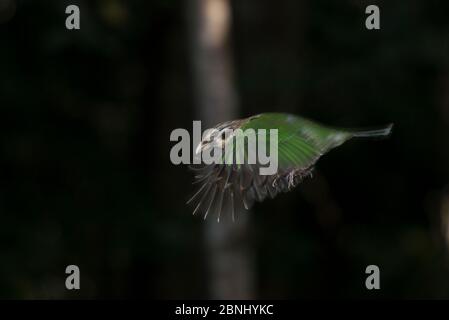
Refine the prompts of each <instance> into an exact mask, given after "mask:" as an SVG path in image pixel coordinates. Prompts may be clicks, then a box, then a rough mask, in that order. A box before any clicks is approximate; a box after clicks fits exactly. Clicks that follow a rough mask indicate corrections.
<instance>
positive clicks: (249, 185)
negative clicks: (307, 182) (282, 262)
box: [188, 113, 392, 221]
mask: <svg viewBox="0 0 449 320" xmlns="http://www.w3.org/2000/svg"><path fill="white" fill-rule="evenodd" d="M391 128H392V125H388V126H386V127H383V128H379V129H376V130H346V129H337V128H331V127H327V126H324V125H321V124H318V123H316V122H313V121H311V120H307V119H305V118H302V117H299V116H295V115H291V114H284V113H263V114H259V115H256V116H252V117H249V118H245V119H240V120H234V121H228V122H224V123H221V124H218V125H217V126H215V127H214V129H217V132H216V134H215V136H209V137H207V139H203V141H202V142H201V143H200V145H199V146H198V147H197V152H200V151H202V150H204V149H206V148H208V147H210V146H219V147H220V148H222V149H223V150H224V148H225V146H226V144H227V143H228V140H224V138H223V133H224V130H226V129H242V130H243V131H245V130H246V129H254V130H258V129H266V130H267V131H268V130H269V129H278V170H277V172H276V173H275V174H272V175H260V174H259V170H258V169H259V167H260V165H259V164H248V163H246V162H245V163H244V164H210V165H200V166H198V167H192V170H194V171H195V182H194V183H195V184H198V185H199V187H198V190H197V191H196V192H195V194H194V195H193V196H192V197H191V199H190V200H189V201H188V203H193V204H194V211H193V214H197V213H201V214H203V215H204V218H206V217H208V216H211V215H214V216H215V217H216V218H217V220H218V221H219V220H220V216H221V214H222V212H225V213H227V212H230V214H231V217H232V219H233V220H234V219H235V214H236V212H238V211H239V210H240V207H244V208H245V209H249V208H251V206H252V205H253V203H254V201H259V202H260V201H263V200H265V199H266V198H267V197H270V198H274V197H275V196H276V195H277V194H279V193H280V192H287V191H289V190H291V189H292V188H294V187H295V186H297V185H298V183H299V182H301V181H302V179H303V178H305V177H306V176H309V175H311V174H312V169H313V166H314V165H315V163H316V161H317V160H318V159H319V158H320V157H321V156H322V155H324V154H325V153H327V152H328V151H329V150H331V149H333V148H335V147H337V146H339V145H341V144H342V143H344V142H345V141H347V140H349V139H351V138H353V137H383V136H388V135H389V134H390V132H391ZM267 140H268V143H270V142H269V136H267ZM233 148H234V151H235V153H237V154H240V156H243V158H244V159H247V157H248V154H247V152H246V150H245V149H244V150H236V146H235V145H233Z"/></svg>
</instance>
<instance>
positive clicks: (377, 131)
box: [352, 123, 393, 138]
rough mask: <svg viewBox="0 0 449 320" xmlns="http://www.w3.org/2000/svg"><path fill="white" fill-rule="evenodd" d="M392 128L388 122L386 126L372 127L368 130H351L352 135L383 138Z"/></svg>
mask: <svg viewBox="0 0 449 320" xmlns="http://www.w3.org/2000/svg"><path fill="white" fill-rule="evenodd" d="M392 130H393V124H392V123H390V124H389V125H388V126H385V127H381V128H374V129H369V130H366V129H364V130H355V131H353V132H352V136H353V137H357V138H358V137H360V138H383V137H388V136H389V135H390V134H391V131H392Z"/></svg>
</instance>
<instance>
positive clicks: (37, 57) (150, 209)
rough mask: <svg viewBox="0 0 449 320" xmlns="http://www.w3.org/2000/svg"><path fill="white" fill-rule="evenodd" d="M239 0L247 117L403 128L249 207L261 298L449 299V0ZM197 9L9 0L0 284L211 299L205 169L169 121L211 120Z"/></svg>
mask: <svg viewBox="0 0 449 320" xmlns="http://www.w3.org/2000/svg"><path fill="white" fill-rule="evenodd" d="M68 4H77V5H79V6H80V9H81V30H79V31H68V30H67V29H66V28H65V19H66V17H67V15H66V14H65V7H66V5H68ZM368 4H378V5H379V6H380V10H381V30H378V31H368V30H367V29H366V28H365V18H366V14H365V7H366V6H367V5H368ZM231 5H232V15H233V24H232V57H233V61H234V68H235V85H236V88H237V90H238V94H239V109H240V115H241V116H248V115H252V114H255V113H261V112H267V111H278V112H290V113H296V114H301V115H303V116H307V117H310V118H312V119H314V120H317V121H320V122H323V123H326V124H330V125H334V126H342V127H345V126H347V127H363V126H373V125H381V124H386V123H390V122H393V123H394V124H395V127H394V133H393V135H392V136H391V138H390V139H388V140H383V141H361V140H360V141H350V142H349V143H347V144H345V145H344V146H342V147H340V148H338V149H336V150H334V151H332V152H331V153H329V154H328V155H327V156H325V157H324V158H323V159H321V160H320V161H319V162H318V165H317V168H316V172H315V175H314V178H313V179H309V180H306V181H305V182H304V183H303V184H302V185H300V186H299V187H298V188H297V189H295V190H294V191H292V192H290V193H288V194H283V195H281V196H279V197H277V198H276V199H274V200H269V201H266V202H263V203H261V204H256V206H255V208H254V210H253V211H252V212H251V215H252V217H251V219H252V221H251V228H250V230H249V232H250V233H251V247H252V250H253V254H254V257H255V264H254V265H255V267H254V270H253V273H254V276H255V279H256V281H255V288H256V292H255V296H256V297H257V298H301V297H327V298H329V297H338V298H341V297H343V298H346V297H351V298H356V297H363V298H366V297H368V298H379V297H382V298H385V297H388V298H449V274H448V273H449V264H448V263H449V261H448V259H447V253H448V247H447V243H449V242H448V241H449V236H448V234H449V229H448V228H449V224H448V225H445V224H444V223H443V222H444V221H446V220H445V219H448V218H447V216H448V215H449V189H448V186H449V152H448V147H449V141H448V136H449V63H448V62H449V61H448V36H449V20H448V18H447V17H448V15H449V3H448V2H443V1H422V0H420V1H418V0H409V1H371V2H367V1H354V0H350V1H349V0H345V1H337V0H332V1H329V0H302V1H298V0H281V1H260V0H245V1H237V0H235V1H231ZM188 24H189V19H188V11H187V10H186V3H185V2H184V1H176V0H152V1H137V0H136V1H119V0H109V1H106V0H104V1H16V0H1V1H0V110H1V113H0V127H1V149H0V150H1V151H0V152H1V153H0V298H19V299H22V298H38V299H41V298H142V297H143V298H162V299H164V298H179V299H183V298H207V297H208V296H209V294H208V272H207V269H206V261H205V260H206V259H207V256H205V254H204V243H203V236H202V231H201V230H202V225H203V221H202V219H201V218H200V217H192V215H191V211H192V208H190V207H188V206H186V205H185V201H186V200H187V199H188V196H189V194H191V192H192V190H193V188H192V185H191V180H192V174H191V172H189V171H188V170H187V169H186V168H185V167H184V166H174V165H172V164H171V162H170V159H169V151H170V148H171V147H172V145H173V143H172V142H170V140H169V136H170V132H171V131H172V130H173V129H175V128H179V127H183V128H187V129H189V130H191V126H192V120H200V119H198V118H197V117H196V116H195V115H194V98H193V94H192V91H193V90H194V88H193V86H192V70H191V68H192V67H191V63H190V62H191V59H190V57H189V54H190V52H191V51H189V37H188ZM446 239H447V240H446ZM69 264H76V265H78V266H79V267H80V269H81V288H82V289H81V290H79V291H68V290H66V289H65V286H64V281H65V277H66V275H65V273H64V271H65V267H66V266H67V265H69ZM369 264H376V265H378V266H379V267H380V271H381V290H378V291H368V290H366V289H365V285H364V283H365V278H366V275H365V268H366V266H367V265H369Z"/></svg>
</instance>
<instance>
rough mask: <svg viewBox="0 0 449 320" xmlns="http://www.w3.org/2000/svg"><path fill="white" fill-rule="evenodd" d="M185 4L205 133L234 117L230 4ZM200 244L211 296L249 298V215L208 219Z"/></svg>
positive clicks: (211, 0) (221, 0) (213, 0)
mask: <svg viewBox="0 0 449 320" xmlns="http://www.w3.org/2000/svg"><path fill="white" fill-rule="evenodd" d="M188 5H189V7H188V9H189V10H188V22H189V29H190V48H191V58H192V72H193V77H194V91H195V92H194V97H195V105H196V116H197V117H199V119H200V120H201V121H202V129H203V130H204V129H206V128H209V127H211V126H213V125H215V124H217V123H219V122H222V121H225V120H230V119H233V118H236V117H237V116H238V112H237V98H236V92H235V88H234V85H233V79H232V78H233V70H232V69H233V68H232V61H231V54H230V50H229V31H230V25H231V10H230V3H229V0H189V2H188ZM224 214H227V215H228V216H229V214H230V213H226V212H225V213H224ZM204 242H205V246H206V254H207V257H206V261H207V262H208V274H209V289H210V298H212V299H250V298H253V266H252V259H251V257H250V248H249V241H248V215H247V213H243V214H239V215H238V216H237V219H236V222H235V223H233V222H232V221H231V219H223V220H222V221H220V223H218V222H217V220H216V219H214V218H213V217H210V218H208V219H207V220H206V221H205V223H204Z"/></svg>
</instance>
